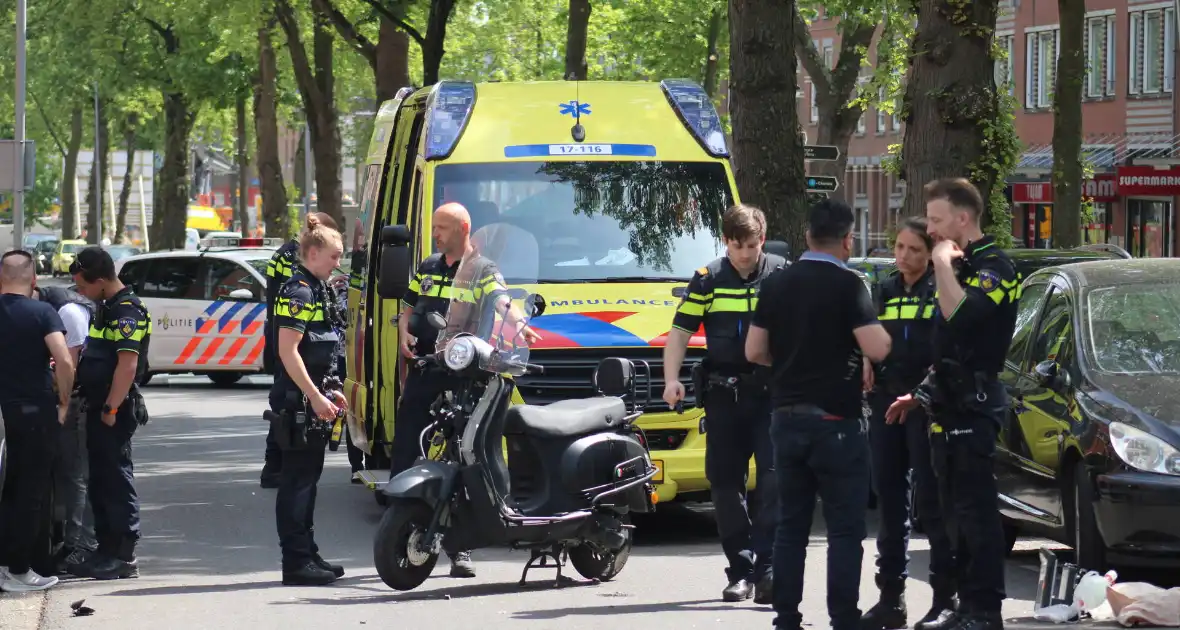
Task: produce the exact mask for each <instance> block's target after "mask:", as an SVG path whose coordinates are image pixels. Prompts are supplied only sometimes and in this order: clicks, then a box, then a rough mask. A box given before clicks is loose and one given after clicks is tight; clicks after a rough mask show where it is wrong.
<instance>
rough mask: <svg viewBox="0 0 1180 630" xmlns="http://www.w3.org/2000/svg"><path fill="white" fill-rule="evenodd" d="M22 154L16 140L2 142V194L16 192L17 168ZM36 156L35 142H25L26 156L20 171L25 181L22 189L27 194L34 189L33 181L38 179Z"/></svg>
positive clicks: (0, 147) (0, 172)
mask: <svg viewBox="0 0 1180 630" xmlns="http://www.w3.org/2000/svg"><path fill="white" fill-rule="evenodd" d="M20 154H21V151H20V146H19V145H18V144H17V142H16V140H0V192H6V193H8V192H16V190H17V185H16V173H17V168H16V166H17V161H18V157H19V156H20ZM36 154H37V150H36V148H35V145H34V142H33V141H32V140H25V154H24V159H23V162H22V164H21V166H22V168H21V170H20V174H21V177H22V178H23V179H24V180H25V185H24V187H23V188H22V190H24V191H25V192H28V191H30V190H32V189H33V181H34V179H35V178H36V177H35V174H36V157H35V156H36Z"/></svg>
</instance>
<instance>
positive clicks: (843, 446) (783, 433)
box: [770, 405, 870, 630]
mask: <svg viewBox="0 0 1180 630" xmlns="http://www.w3.org/2000/svg"><path fill="white" fill-rule="evenodd" d="M770 432H771V440H772V441H773V444H774V467H775V472H776V475H777V477H778V491H779V502H778V504H779V514H780V518H779V524H778V529H777V530H776V532H775V539H774V610H775V612H776V613H777V618H776V619H775V622H774V623H775V626H776V627H778V628H799V627H801V626H802V622H803V616H802V615H801V614H800V613H799V603H800V602H801V601H803V572H804V571H803V570H804V565H805V563H806V559H807V543H808V540H809V537H810V534H811V517H812V515H813V514H814V512H815V499H816V496H818V497H819V498H820V499H821V500H822V502H823V514H824V521H825V522H826V524H827V531H828V597H827V602H828V615H829V616H830V617H831V622H832V628H834V630H855V629H857V628H859V625H860V616H861V611H860V608H859V607H858V604H859V601H860V571H861V561H862V559H863V556H864V549H863V547H862V546H861V545H862V543H863V541H864V539H865V535H866V531H865V511H866V509H867V507H868V502H869V483H870V481H869V443H868V437H867V436H866V435H865V430H864V427H863V426H862V424H861V420H860V418H835V417H833V416H831V415H829V414H827V413H826V412H824V411H823V410H822V409H820V408H819V407H816V406H814V405H793V406H789V407H781V408H779V409H776V410H775V412H774V418H773V420H772V423H771V430H770Z"/></svg>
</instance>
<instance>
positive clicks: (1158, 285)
mask: <svg viewBox="0 0 1180 630" xmlns="http://www.w3.org/2000/svg"><path fill="white" fill-rule="evenodd" d="M1086 306H1087V311H1088V315H1089V322H1090V347H1091V348H1092V357H1091V358H1092V363H1093V364H1094V367H1095V368H1096V369H1097V370H1098V371H1101V372H1109V373H1113V374H1136V373H1155V374H1178V373H1180V284H1173V283H1163V282H1145V283H1137V284H1126V285H1121V286H1115V287H1099V288H1095V289H1091V290H1090V292H1089V293H1088V294H1087V296H1086Z"/></svg>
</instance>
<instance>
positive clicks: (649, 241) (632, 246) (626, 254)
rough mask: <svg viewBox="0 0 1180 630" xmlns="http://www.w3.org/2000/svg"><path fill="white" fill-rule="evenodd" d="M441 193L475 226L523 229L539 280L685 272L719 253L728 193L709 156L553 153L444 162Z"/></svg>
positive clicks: (671, 277)
mask: <svg viewBox="0 0 1180 630" xmlns="http://www.w3.org/2000/svg"><path fill="white" fill-rule="evenodd" d="M449 201H457V202H459V203H461V204H463V205H464V206H466V207H467V209H468V211H469V212H470V213H471V222H472V230H473V231H474V230H478V229H479V228H481V227H483V226H485V225H488V224H491V223H509V224H512V225H515V226H517V227H519V228H521V229H524V230H527V231H529V232H530V233H531V234H532V235H533V237H534V238H536V241H537V244H538V245H539V250H540V261H539V274H538V280H539V281H540V282H543V283H544V282H606V281H612V280H618V279H620V278H627V279H636V280H637V281H640V280H655V281H660V280H668V281H687V280H688V279H689V278H691V277H692V274H693V271H694V270H695V269H697V268H698V267H700V266H701V265H703V264H704V263H706V262H708V261H709V260H712V259H713V258H716V257H718V256H721V255H722V254H723V253H724V251H725V247H724V245H722V243H721V215H722V214H723V213H724V212H725V209H726V208H728V207H729V206H730V205H731V204H732V203H733V198H732V197H731V195H730V190H729V183H728V180H727V178H726V175H725V169H724V168H723V167H722V165H721V164H720V163H717V162H656V161H648V162H636V161H632V162H627V161H616V162H599V161H594V162H564V161H561V162H559V161H554V162H508V163H494V164H442V165H440V166H439V167H438V169H437V171H436V174H435V190H434V205H435V206H437V205H441V204H442V203H444V202H449ZM506 275H507V274H506ZM508 281H509V282H512V281H513V279H512V278H508Z"/></svg>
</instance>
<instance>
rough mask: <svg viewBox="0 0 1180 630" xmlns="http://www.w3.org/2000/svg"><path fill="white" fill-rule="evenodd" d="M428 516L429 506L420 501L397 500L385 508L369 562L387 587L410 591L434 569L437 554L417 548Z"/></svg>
mask: <svg viewBox="0 0 1180 630" xmlns="http://www.w3.org/2000/svg"><path fill="white" fill-rule="evenodd" d="M431 515H432V512H431V510H430V507H429V506H427V505H426V504H425V503H422V502H420V501H398V502H395V503H392V504H390V506H389V509H387V510H385V515H384V516H382V517H381V523H380V524H379V525H378V526H377V537H376V538H375V539H374V541H373V561H374V563H375V564H376V565H377V575H379V576H381V581H382V582H385V585H386V586H388V587H389V588H392V589H394V590H398V591H410V590H413V589H415V588H418V587H419V586H420V585H421V584H422V583H423V582H425V581H426V578H428V577H430V573H431V572H432V571H434V565H435V563H437V562H438V554H436V553H423V552H421V551H419V550H418V546H419V542H420V541H421V538H422V536H425V535H426V530H427V528H428V527H430V517H431Z"/></svg>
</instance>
